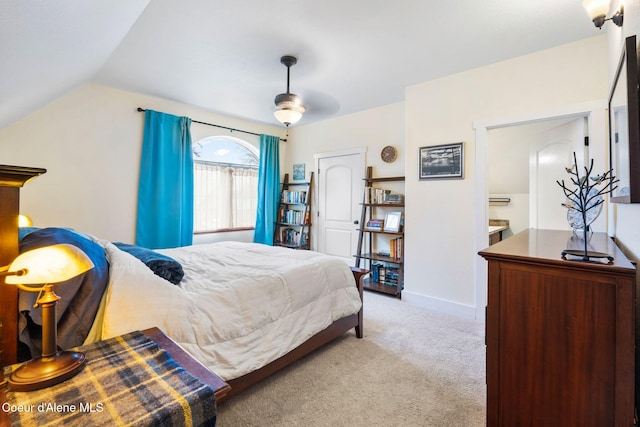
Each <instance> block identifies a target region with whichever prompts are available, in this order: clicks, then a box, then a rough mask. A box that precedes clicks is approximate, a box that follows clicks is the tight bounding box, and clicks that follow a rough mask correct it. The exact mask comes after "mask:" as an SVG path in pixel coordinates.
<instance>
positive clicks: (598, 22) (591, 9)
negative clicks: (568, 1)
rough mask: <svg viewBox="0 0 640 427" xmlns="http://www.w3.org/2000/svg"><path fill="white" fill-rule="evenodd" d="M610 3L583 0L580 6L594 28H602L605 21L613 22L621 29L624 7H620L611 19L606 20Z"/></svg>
mask: <svg viewBox="0 0 640 427" xmlns="http://www.w3.org/2000/svg"><path fill="white" fill-rule="evenodd" d="M610 3H611V0H584V1H583V2H582V6H583V7H584V8H585V9H586V10H587V13H588V14H589V18H591V20H592V21H593V23H594V24H595V26H596V27H598V28H602V26H603V25H604V23H605V21H613V23H614V24H616V25H617V26H618V27H622V20H623V17H624V5H620V9H619V10H618V11H617V12H616V13H615V14H614V15H613V16H612V17H611V18H607V13H609V4H610Z"/></svg>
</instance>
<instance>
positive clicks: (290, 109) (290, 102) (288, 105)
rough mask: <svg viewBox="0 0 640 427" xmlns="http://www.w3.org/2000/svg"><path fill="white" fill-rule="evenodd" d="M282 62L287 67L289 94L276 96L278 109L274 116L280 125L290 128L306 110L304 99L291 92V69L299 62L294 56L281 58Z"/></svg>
mask: <svg viewBox="0 0 640 427" xmlns="http://www.w3.org/2000/svg"><path fill="white" fill-rule="evenodd" d="M280 62H281V63H282V64H283V65H285V66H286V67H287V93H281V94H279V95H278V96H276V99H275V104H276V107H277V108H278V109H277V110H276V111H275V112H274V113H273V114H274V115H275V116H276V119H278V121H279V122H280V123H282V124H283V125H285V126H287V127H288V126H289V125H292V124H295V123H297V122H298V120H300V119H301V118H302V114H303V113H304V112H305V111H306V110H305V108H304V106H303V105H302V99H300V97H299V96H298V95H296V94H294V93H290V92H289V73H290V68H291V66H292V65H295V64H296V63H297V62H298V60H297V59H296V58H295V57H294V56H288V55H285V56H283V57H282V58H280Z"/></svg>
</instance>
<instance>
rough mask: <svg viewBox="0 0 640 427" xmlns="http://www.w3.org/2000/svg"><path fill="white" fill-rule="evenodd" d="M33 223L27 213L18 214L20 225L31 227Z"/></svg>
mask: <svg viewBox="0 0 640 427" xmlns="http://www.w3.org/2000/svg"><path fill="white" fill-rule="evenodd" d="M32 225H33V221H31V218H30V217H28V216H27V215H22V214H20V215H18V227H31V226H32Z"/></svg>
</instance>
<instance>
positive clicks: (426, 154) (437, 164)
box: [419, 142, 464, 180]
mask: <svg viewBox="0 0 640 427" xmlns="http://www.w3.org/2000/svg"><path fill="white" fill-rule="evenodd" d="M419 171H420V179H421V180H426V179H447V178H453V179H464V144H463V143H462V142H457V143H455V144H443V145H432V146H429V147H420V165H419Z"/></svg>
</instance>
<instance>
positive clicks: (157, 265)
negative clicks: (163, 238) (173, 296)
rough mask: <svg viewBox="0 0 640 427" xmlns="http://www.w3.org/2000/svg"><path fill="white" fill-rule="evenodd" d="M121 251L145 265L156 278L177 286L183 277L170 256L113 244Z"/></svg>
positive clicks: (180, 269)
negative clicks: (158, 277)
mask: <svg viewBox="0 0 640 427" xmlns="http://www.w3.org/2000/svg"><path fill="white" fill-rule="evenodd" d="M113 244H114V245H116V246H117V247H118V249H120V250H121V251H124V252H127V253H129V254H131V255H133V256H134V257H136V258H138V259H139V260H140V261H142V262H143V263H145V264H146V265H147V267H149V268H150V269H151V271H153V272H154V273H155V274H156V275H157V276H160V277H162V278H163V279H165V280H168V281H169V282H171V283H173V284H174V285H177V284H178V283H180V281H181V280H182V278H183V277H184V270H183V269H182V264H180V263H179V262H178V261H176V260H175V259H173V258H171V257H170V256H167V255H164V254H161V253H158V252H156V251H154V250H151V249H147V248H143V247H142V246H137V245H131V244H129V243H122V242H113Z"/></svg>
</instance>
